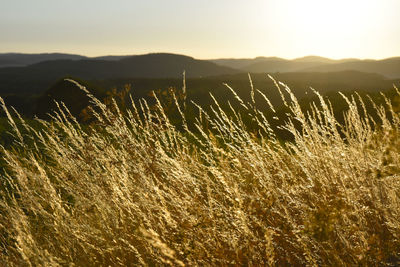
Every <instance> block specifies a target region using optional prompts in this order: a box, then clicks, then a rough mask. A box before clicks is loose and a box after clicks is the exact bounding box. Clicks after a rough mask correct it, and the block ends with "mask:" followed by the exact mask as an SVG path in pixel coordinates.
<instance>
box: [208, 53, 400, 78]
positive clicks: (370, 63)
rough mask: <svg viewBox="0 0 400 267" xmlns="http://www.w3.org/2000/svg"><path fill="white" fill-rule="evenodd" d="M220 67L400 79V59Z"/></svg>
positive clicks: (269, 60)
mask: <svg viewBox="0 0 400 267" xmlns="http://www.w3.org/2000/svg"><path fill="white" fill-rule="evenodd" d="M210 61H212V62H214V63H216V64H218V65H221V66H226V67H231V68H235V69H238V70H241V71H243V72H251V73H260V72H264V73H276V72H337V71H349V70H351V71H361V72H368V73H377V74H381V75H383V76H385V77H386V78H390V79H394V78H399V77H400V57H393V58H388V59H383V60H372V59H366V60H360V59H355V58H348V59H339V60H335V59H329V58H324V57H317V56H307V57H302V58H297V59H292V60H289V59H283V58H278V57H256V58H253V59H229V58H228V59H213V60H210Z"/></svg>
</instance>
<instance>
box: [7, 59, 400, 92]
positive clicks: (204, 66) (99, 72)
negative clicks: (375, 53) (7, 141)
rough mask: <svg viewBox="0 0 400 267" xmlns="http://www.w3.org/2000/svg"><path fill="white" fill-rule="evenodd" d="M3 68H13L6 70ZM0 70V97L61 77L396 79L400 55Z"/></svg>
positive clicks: (92, 62) (73, 62)
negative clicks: (350, 75)
mask: <svg viewBox="0 0 400 267" xmlns="http://www.w3.org/2000/svg"><path fill="white" fill-rule="evenodd" d="M7 62H8V63H7ZM7 64H9V65H14V66H8V67H4V66H5V65H7ZM0 66H3V67H0V96H4V95H11V94H12V95H23V94H30V95H35V94H41V93H42V92H44V91H45V90H47V89H48V88H49V87H50V86H51V85H52V84H54V83H55V82H56V81H57V80H59V79H60V78H63V77H73V78H78V79H83V80H112V79H133V78H149V79H160V78H164V79H171V78H175V79H176V78H179V79H181V78H182V73H183V71H186V77H187V78H200V77H211V76H219V75H232V74H239V73H274V74H275V75H276V74H277V73H293V72H297V73H302V74H301V75H300V76H302V77H305V75H306V74H305V73H327V72H343V71H358V72H365V73H376V74H378V75H381V76H383V78H385V79H396V78H400V57H396V58H389V59H384V60H360V59H351V58H350V59H341V60H334V59H329V58H324V57H317V56H308V57H303V58H297V59H293V60H288V59H283V58H278V57H256V58H253V59H213V60H199V59H195V58H193V57H189V56H184V55H178V54H168V53H152V54H146V55H137V56H102V57H94V58H89V57H85V56H80V55H73V54H61V53H56V54H16V53H7V54H0ZM313 75H315V74H313ZM306 76H307V75H306ZM308 76H309V75H308ZM308 76H307V77H308Z"/></svg>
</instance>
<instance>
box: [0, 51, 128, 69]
mask: <svg viewBox="0 0 400 267" xmlns="http://www.w3.org/2000/svg"><path fill="white" fill-rule="evenodd" d="M126 57H131V55H127V56H112V55H109V56H99V57H86V56H81V55H75V54H65V53H41V54H24V53H0V68H4V67H24V66H28V65H32V64H36V63H40V62H44V61H50V60H65V59H67V60H81V59H88V60H106V61H118V60H120V59H123V58H126Z"/></svg>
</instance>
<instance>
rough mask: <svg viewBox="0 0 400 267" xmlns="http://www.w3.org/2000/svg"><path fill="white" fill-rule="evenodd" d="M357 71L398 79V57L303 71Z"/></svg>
mask: <svg viewBox="0 0 400 267" xmlns="http://www.w3.org/2000/svg"><path fill="white" fill-rule="evenodd" d="M345 70H358V71H362V72H370V73H379V74H382V75H384V76H386V77H388V78H399V77H400V57H396V58H388V59H384V60H358V61H350V62H341V63H336V64H327V65H319V66H317V67H315V66H314V67H309V68H305V69H303V71H318V72H332V71H345Z"/></svg>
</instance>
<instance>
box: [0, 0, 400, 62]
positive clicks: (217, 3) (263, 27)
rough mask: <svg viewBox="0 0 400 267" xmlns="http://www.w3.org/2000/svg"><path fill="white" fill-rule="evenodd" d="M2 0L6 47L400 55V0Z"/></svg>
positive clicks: (0, 24) (212, 54)
mask: <svg viewBox="0 0 400 267" xmlns="http://www.w3.org/2000/svg"><path fill="white" fill-rule="evenodd" d="M0 1H1V8H0V53H4V52H23V53H43V52H65V53H74V54H80V55H86V56H100V55H133V54H144V53H151V52H170V53H177V54H185V55H189V56H193V57H195V58H200V59H210V58H224V57H229V58H250V57H256V56H278V57H283V58H297V57H302V56H307V55H318V56H324V57H330V58H336V59H337V58H350V57H351V58H373V59H381V58H387V57H393V56H400V20H399V15H398V14H399V10H400V0H264V1H262V0H246V1H245V0H185V1H184V0H140V1H137V0H113V1H110V0H96V1H94V0H68V1H66V0H0Z"/></svg>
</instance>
